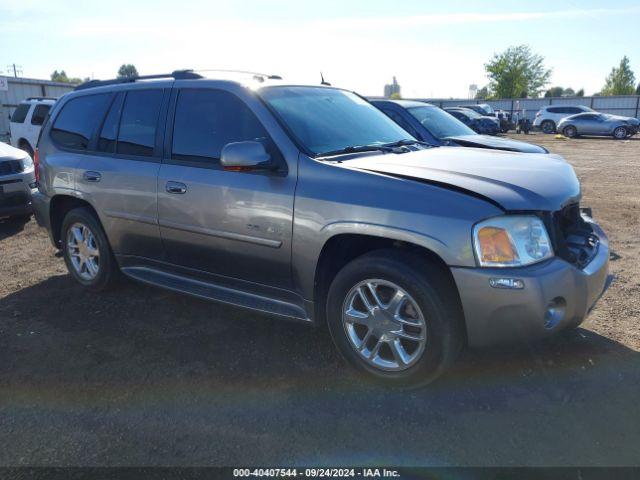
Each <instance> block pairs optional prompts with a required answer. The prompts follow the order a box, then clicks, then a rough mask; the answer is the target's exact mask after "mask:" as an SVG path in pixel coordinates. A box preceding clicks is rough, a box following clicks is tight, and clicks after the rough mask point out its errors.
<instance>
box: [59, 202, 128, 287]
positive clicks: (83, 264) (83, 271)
mask: <svg viewBox="0 0 640 480" xmlns="http://www.w3.org/2000/svg"><path fill="white" fill-rule="evenodd" d="M61 239H62V253H63V256H64V261H65V263H66V264H67V269H68V270H69V273H71V275H73V277H74V278H75V279H76V280H77V281H78V282H79V283H81V284H82V285H84V286H85V287H87V288H89V289H90V290H94V291H101V290H106V289H108V288H110V287H112V286H114V285H115V284H116V283H117V281H118V280H119V274H120V271H119V269H118V265H117V263H116V260H115V258H114V256H113V253H112V252H111V247H110V246H109V242H108V241H107V237H106V235H105V233H104V231H103V230H102V226H101V225H100V223H99V222H98V219H97V218H96V217H95V215H94V213H93V212H92V211H91V210H90V209H88V208H84V207H83V208H75V209H73V210H71V211H70V212H69V213H67V215H66V216H65V217H64V220H63V222H62V235H61Z"/></svg>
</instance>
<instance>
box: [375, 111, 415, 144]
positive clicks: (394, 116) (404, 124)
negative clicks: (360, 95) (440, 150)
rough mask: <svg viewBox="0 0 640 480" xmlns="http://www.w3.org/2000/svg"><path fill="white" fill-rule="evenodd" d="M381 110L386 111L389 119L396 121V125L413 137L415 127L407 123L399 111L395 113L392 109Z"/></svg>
mask: <svg viewBox="0 0 640 480" xmlns="http://www.w3.org/2000/svg"><path fill="white" fill-rule="evenodd" d="M382 111H383V112H384V113H386V114H387V115H388V116H389V118H390V119H391V120H393V121H394V122H396V123H397V124H398V125H400V126H401V127H402V128H404V129H405V130H406V131H407V132H409V133H410V134H411V135H413V136H414V137H415V136H416V135H417V132H416V131H415V129H414V128H413V127H412V126H411V125H409V122H407V121H406V120H405V119H404V118H402V116H401V115H400V114H399V113H396V112H394V111H393V110H386V109H385V110H382Z"/></svg>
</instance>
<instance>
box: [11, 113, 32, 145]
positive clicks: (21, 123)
mask: <svg viewBox="0 0 640 480" xmlns="http://www.w3.org/2000/svg"><path fill="white" fill-rule="evenodd" d="M31 106H32V105H31V104H30V103H21V104H20V105H18V106H17V107H16V109H15V110H14V111H13V114H12V115H11V119H10V121H9V129H10V134H11V145H13V146H14V147H16V148H19V147H20V141H21V140H22V139H23V138H25V130H26V120H27V117H28V115H29V111H30V110H31Z"/></svg>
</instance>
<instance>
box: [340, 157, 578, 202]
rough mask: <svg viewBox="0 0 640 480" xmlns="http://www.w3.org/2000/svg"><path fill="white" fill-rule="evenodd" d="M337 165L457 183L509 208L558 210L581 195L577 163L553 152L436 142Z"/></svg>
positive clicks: (457, 186) (443, 183) (449, 184)
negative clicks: (424, 146)
mask: <svg viewBox="0 0 640 480" xmlns="http://www.w3.org/2000/svg"><path fill="white" fill-rule="evenodd" d="M338 165H340V166H342V167H345V168H355V169H359V170H366V171H370V172H376V173H380V174H385V175H391V176H395V177H399V178H406V179H410V180H416V181H422V182H426V183H431V184H436V185H440V186H445V187H447V188H453V189H455V190H459V191H463V192H466V193H469V194H472V195H475V196H480V197H483V198H484V199H485V200H487V201H489V202H491V203H494V204H497V205H499V206H501V207H502V208H503V209H504V210H511V211H513V210H544V211H556V210H560V209H561V208H562V207H564V206H565V205H567V204H570V203H575V202H577V201H579V199H580V183H579V182H578V178H577V177H576V174H575V172H574V171H573V168H572V167H571V165H569V164H568V163H567V162H565V161H564V160H563V159H562V157H560V156H558V155H554V154H549V155H538V154H530V153H512V152H506V151H500V150H487V149H479V148H459V147H437V148H431V149H427V150H419V151H412V152H407V153H402V154H394V153H387V154H379V155H371V156H365V157H357V158H354V159H351V160H348V161H343V162H342V163H339V164H338Z"/></svg>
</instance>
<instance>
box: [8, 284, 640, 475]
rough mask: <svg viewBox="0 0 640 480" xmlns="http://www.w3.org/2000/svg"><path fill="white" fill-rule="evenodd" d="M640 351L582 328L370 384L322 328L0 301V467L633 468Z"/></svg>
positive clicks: (139, 308)
mask: <svg viewBox="0 0 640 480" xmlns="http://www.w3.org/2000/svg"><path fill="white" fill-rule="evenodd" d="M639 385H640V355H639V354H638V353H637V352H634V351H632V350H630V349H627V348H626V347H624V346H622V345H620V344H618V343H616V342H612V341H610V340H608V339H607V338H604V337H602V336H599V335H597V334H595V333H592V332H590V331H588V330H585V329H579V330H577V331H575V332H572V333H571V334H568V335H566V336H563V337H560V338H557V339H554V340H551V341H547V342H544V343H540V344H536V345H528V346H519V347H514V348H512V349H510V350H492V351H482V352H479V351H473V352H466V353H464V354H463V356H462V358H461V359H460V361H459V362H458V364H457V365H456V366H455V368H454V369H453V370H452V371H451V372H450V373H449V374H447V375H446V376H445V377H443V378H442V379H441V380H439V381H438V382H436V383H435V384H433V385H432V386H430V387H429V388H426V389H423V390H418V391H409V392H407V391H393V390H385V389H383V388H379V387H376V386H372V385H369V384H366V383H363V382H361V381H360V379H359V378H358V377H357V376H356V375H354V374H352V373H351V372H350V371H349V370H348V369H347V368H346V367H345V366H344V365H343V364H342V362H341V361H340V360H339V359H338V358H337V355H336V353H335V351H334V349H333V346H332V344H331V340H330V338H329V337H328V335H327V333H326V332H325V331H324V330H322V329H313V328H310V327H306V326H304V325H300V324H296V323H289V322H283V321H278V320H272V319H270V318H268V317H261V316H258V315H256V314H254V313H248V312H246V311H243V310H238V309H234V308H230V307H226V306H221V305H216V304H211V303H207V302H202V301H199V300H194V299H191V298H188V297H183V296H178V295H175V294H172V293H167V292H164V291H161V290H157V289H153V288H150V287H145V286H142V285H139V284H135V283H129V282H127V283H124V285H123V286H122V287H121V288H119V289H118V290H116V291H114V292H111V293H105V294H92V293H89V292H86V291H84V290H83V289H81V288H80V287H79V286H77V285H76V284H75V283H74V282H73V281H72V279H71V278H70V277H69V276H66V275H65V276H57V277H51V278H49V279H47V280H46V281H43V282H42V283H40V284H37V285H34V286H32V287H29V288H25V289H23V290H21V291H18V292H16V293H14V294H12V295H9V296H7V297H5V298H3V299H2V300H0V392H1V396H0V425H2V428H0V445H3V448H2V449H0V464H2V465H9V464H13V465H17V464H30V465H33V464H41V465H45V464H46V465H195V464H198V465H259V464H264V465H286V464H298V465H299V464H315V465H318V464H340V463H342V464H345V463H349V464H353V463H356V464H368V463H371V464H380V463H387V464H393V465H427V464H428V465H451V464H453V465H507V466H508V465H633V464H637V463H638V462H640V407H639V406H638V398H639V394H640V387H639Z"/></svg>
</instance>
